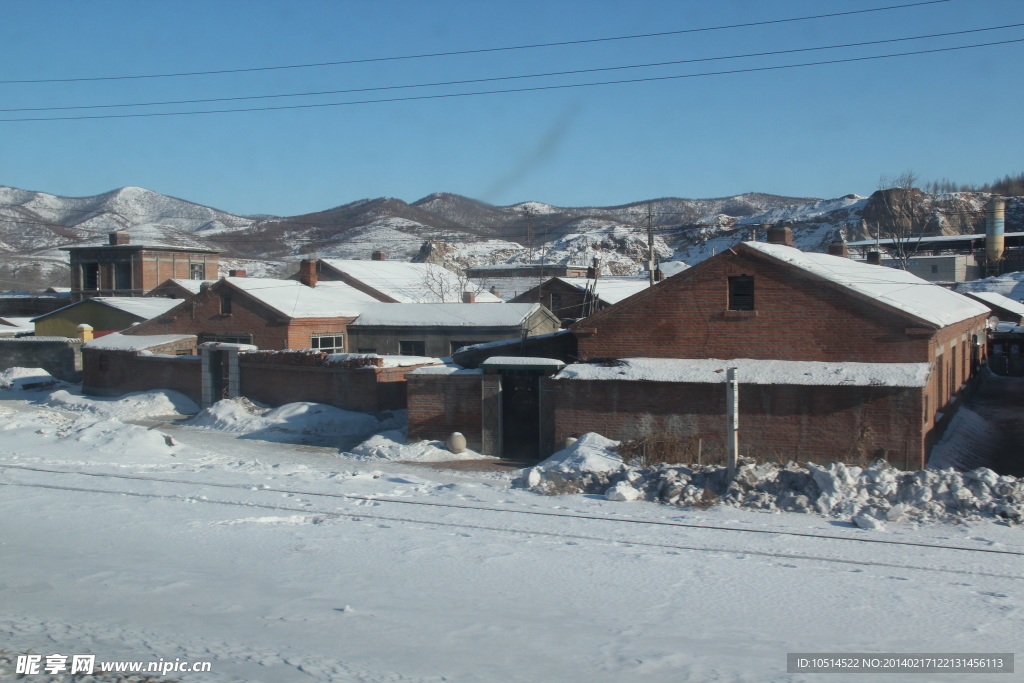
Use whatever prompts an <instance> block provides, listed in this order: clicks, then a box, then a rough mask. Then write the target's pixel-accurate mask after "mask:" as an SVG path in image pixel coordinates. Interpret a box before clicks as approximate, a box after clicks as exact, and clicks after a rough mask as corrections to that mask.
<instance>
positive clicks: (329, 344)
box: [309, 334, 345, 353]
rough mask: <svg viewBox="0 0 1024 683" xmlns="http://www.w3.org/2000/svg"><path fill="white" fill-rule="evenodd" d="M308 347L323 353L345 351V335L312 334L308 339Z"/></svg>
mask: <svg viewBox="0 0 1024 683" xmlns="http://www.w3.org/2000/svg"><path fill="white" fill-rule="evenodd" d="M309 348H311V349H317V350H319V351H323V352H324V353H345V335H343V334H314V335H313V336H312V337H311V338H310V340H309Z"/></svg>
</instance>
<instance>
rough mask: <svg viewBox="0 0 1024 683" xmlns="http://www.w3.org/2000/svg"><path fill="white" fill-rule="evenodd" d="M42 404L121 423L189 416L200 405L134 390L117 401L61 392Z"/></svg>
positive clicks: (162, 392)
mask: <svg viewBox="0 0 1024 683" xmlns="http://www.w3.org/2000/svg"><path fill="white" fill-rule="evenodd" d="M43 405H47V406H50V407H52V408H59V409H61V410H68V411H72V412H76V413H92V414H94V415H101V416H103V417H108V418H113V419H116V420H122V421H123V420H144V419H146V418H148V417H160V416H167V415H179V414H180V415H191V414H194V413H197V412H199V406H197V405H196V404H195V402H194V401H193V400H192V399H190V398H189V397H188V396H186V395H185V394H182V393H180V392H177V391H172V390H170V389H153V390H151V391H133V392H131V393H129V394H125V395H124V396H119V397H118V398H102V397H99V396H88V397H86V396H82V395H81V394H78V393H72V392H70V391H67V390H64V389H61V390H59V391H55V392H53V393H52V394H50V395H49V396H48V397H46V399H45V400H43Z"/></svg>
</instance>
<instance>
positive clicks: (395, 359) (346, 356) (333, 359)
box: [324, 353, 444, 368]
mask: <svg viewBox="0 0 1024 683" xmlns="http://www.w3.org/2000/svg"><path fill="white" fill-rule="evenodd" d="M360 358H374V359H376V358H380V359H381V360H382V361H383V363H382V364H381V365H368V366H366V367H369V368H407V367H409V366H410V365H443V364H444V361H443V360H441V359H440V358H434V357H433V356H379V355H377V354H376V353H329V354H327V358H326V359H324V360H325V361H326V362H327V363H344V362H345V361H349V360H356V359H360Z"/></svg>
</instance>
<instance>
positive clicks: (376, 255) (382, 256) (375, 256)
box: [370, 251, 388, 261]
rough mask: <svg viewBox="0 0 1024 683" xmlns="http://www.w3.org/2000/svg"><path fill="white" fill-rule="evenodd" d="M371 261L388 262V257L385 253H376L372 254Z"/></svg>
mask: <svg viewBox="0 0 1024 683" xmlns="http://www.w3.org/2000/svg"><path fill="white" fill-rule="evenodd" d="M370 260H371V261H387V260H388V255H387V254H385V253H384V252H383V251H375V252H373V253H372V254H370Z"/></svg>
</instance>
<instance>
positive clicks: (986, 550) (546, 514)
mask: <svg viewBox="0 0 1024 683" xmlns="http://www.w3.org/2000/svg"><path fill="white" fill-rule="evenodd" d="M0 469H16V470H25V471H28V472H44V473H48V474H71V475H81V476H86V477H98V478H103V479H125V480H129V481H150V482H160V483H167V484H184V485H189V486H211V487H215V488H226V489H238V490H244V491H257V492H258V491H266V492H269V493H287V494H291V495H296V496H322V497H326V498H341V499H345V500H363V501H370V502H374V503H395V504H398V505H422V506H427V507H441V508H454V509H460V510H480V511H484V512H507V513H513V514H519V515H535V516H541V517H565V518H569V519H587V520H595V521H604V522H620V523H626V524H646V525H650V526H668V527H681V528H686V529H709V530H714V531H735V532H740V533H748V534H777V535H783V536H797V537H802V538H815V539H828V540H835V541H852V542H856V543H876V544H881V545H899V546H913V547H918V548H934V549H938V550H962V551H965V552H975V553H991V554H996V555H1017V556H1024V551H1018V550H996V549H993V548H967V547H964V546H958V545H941V544H935V543H920V542H917V541H895V540H890V539H884V538H856V537H853V536H836V535H832V534H812V533H806V532H801V531H786V530H772V529H740V528H737V527H727V526H715V525H710V524H692V523H688V522H671V521H665V520H656V519H655V520H649V519H636V518H630V517H607V516H603V515H585V514H581V513H575V512H546V511H543V510H516V509H513V508H496V507H488V506H484V505H466V504H462V503H440V502H437V501H429V500H409V499H404V498H388V497H378V496H361V495H358V494H354V493H327V492H319V491H304V490H300V489H284V488H276V487H270V486H268V487H265V488H254V487H253V486H251V485H248V484H223V483H217V482H197V481H189V480H187V479H170V478H167V477H145V476H141V475H131V474H114V473H110V472H83V471H77V470H55V469H48V468H43V467H30V466H27V465H11V464H6V463H0Z"/></svg>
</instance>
